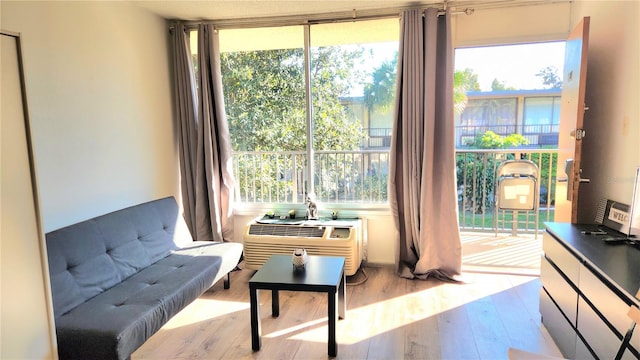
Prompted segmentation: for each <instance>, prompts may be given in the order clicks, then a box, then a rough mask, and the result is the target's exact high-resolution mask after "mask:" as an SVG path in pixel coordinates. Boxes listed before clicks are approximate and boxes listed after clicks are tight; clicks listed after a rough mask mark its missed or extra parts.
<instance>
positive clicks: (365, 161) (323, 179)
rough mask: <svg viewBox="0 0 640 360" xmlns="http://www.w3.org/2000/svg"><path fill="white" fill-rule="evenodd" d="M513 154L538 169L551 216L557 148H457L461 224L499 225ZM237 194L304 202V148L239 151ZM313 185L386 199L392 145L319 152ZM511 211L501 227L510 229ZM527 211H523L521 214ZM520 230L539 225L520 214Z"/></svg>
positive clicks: (330, 198)
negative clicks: (500, 184) (504, 178)
mask: <svg viewBox="0 0 640 360" xmlns="http://www.w3.org/2000/svg"><path fill="white" fill-rule="evenodd" d="M512 159H529V160H532V161H534V162H535V163H536V165H537V166H538V168H539V179H538V184H539V185H540V196H539V199H540V212H539V223H538V226H537V227H538V228H542V222H544V221H552V220H553V215H554V210H553V199H554V196H555V187H554V186H555V177H556V159H557V150H542V149H515V150H477V149H473V150H472V149H469V150H461V149H459V150H457V151H456V165H457V166H456V168H457V188H458V206H459V215H460V228H461V229H469V230H491V229H495V226H496V219H495V185H496V179H495V174H496V170H497V168H498V166H499V165H500V164H501V163H502V162H504V161H506V160H512ZM233 160H234V161H233V163H234V174H235V177H236V189H235V190H236V199H238V201H240V202H242V203H245V204H271V203H294V204H295V203H303V202H304V200H305V189H307V186H306V184H307V181H308V179H307V178H306V175H305V174H306V166H307V155H306V153H305V152H302V151H300V152H296V151H283V152H235V153H234V155H233ZM314 163H315V172H314V184H315V192H316V197H317V199H318V201H320V202H323V203H333V204H337V203H339V204H360V205H367V204H376V205H379V204H385V203H387V201H388V196H387V195H388V194H387V178H388V174H389V150H386V149H385V150H379V151H376V150H355V151H318V152H315V158H314ZM510 216H511V214H510V213H509V214H506V217H507V219H506V222H504V223H503V225H502V227H501V228H500V229H501V230H502V229H511V224H510V221H511V220H510ZM522 216H524V214H520V217H522ZM519 222H520V223H521V224H518V228H519V229H529V230H532V229H533V228H535V227H536V226H535V224H534V225H530V224H529V222H530V221H525V219H520V221H519Z"/></svg>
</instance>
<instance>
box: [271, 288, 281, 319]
mask: <svg viewBox="0 0 640 360" xmlns="http://www.w3.org/2000/svg"><path fill="white" fill-rule="evenodd" d="M271 316H273V317H278V316H280V296H279V295H278V290H271Z"/></svg>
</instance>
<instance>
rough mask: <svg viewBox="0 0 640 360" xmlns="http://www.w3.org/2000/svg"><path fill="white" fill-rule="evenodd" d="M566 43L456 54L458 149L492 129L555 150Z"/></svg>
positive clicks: (482, 48)
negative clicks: (518, 136) (520, 136)
mask: <svg viewBox="0 0 640 360" xmlns="http://www.w3.org/2000/svg"><path fill="white" fill-rule="evenodd" d="M563 63H564V42H547V43H533V44H520V45H503V46H485V47H475V48H461V49H456V51H455V71H456V76H455V88H456V107H455V109H456V145H457V146H458V147H466V146H469V145H470V144H471V143H474V142H475V143H476V144H477V143H478V141H477V140H478V137H481V136H482V135H483V134H485V133H486V132H488V131H491V132H493V133H495V134H497V135H499V136H503V137H504V136H509V135H511V134H517V135H522V136H523V137H524V138H525V139H526V141H527V142H528V145H531V146H539V147H546V146H554V145H556V146H557V143H558V142H557V141H558V140H557V139H558V124H559V116H560V93H561V88H562V73H561V71H562V68H563Z"/></svg>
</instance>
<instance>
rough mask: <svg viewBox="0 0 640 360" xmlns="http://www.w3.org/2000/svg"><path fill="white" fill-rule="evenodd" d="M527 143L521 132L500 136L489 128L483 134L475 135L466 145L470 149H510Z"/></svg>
mask: <svg viewBox="0 0 640 360" xmlns="http://www.w3.org/2000/svg"><path fill="white" fill-rule="evenodd" d="M527 144H529V141H528V140H527V139H526V138H525V137H524V136H522V135H521V134H511V135H508V136H500V135H498V134H496V133H495V132H493V131H490V130H489V131H486V132H485V133H484V134H480V135H477V136H476V137H475V138H474V139H473V140H472V141H470V142H468V143H467V146H469V147H470V148H472V149H511V148H515V147H518V146H520V145H527Z"/></svg>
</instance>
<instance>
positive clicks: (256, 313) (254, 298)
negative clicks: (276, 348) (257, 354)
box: [249, 287, 262, 351]
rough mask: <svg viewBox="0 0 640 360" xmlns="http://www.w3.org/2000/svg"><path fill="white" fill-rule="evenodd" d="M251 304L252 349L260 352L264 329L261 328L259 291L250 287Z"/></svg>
mask: <svg viewBox="0 0 640 360" xmlns="http://www.w3.org/2000/svg"><path fill="white" fill-rule="evenodd" d="M249 302H250V304H251V349H253V350H256V351H257V350H260V346H261V345H262V343H261V342H262V341H261V339H260V336H261V335H262V329H261V328H260V303H259V302H258V290H257V289H255V288H252V287H249Z"/></svg>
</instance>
